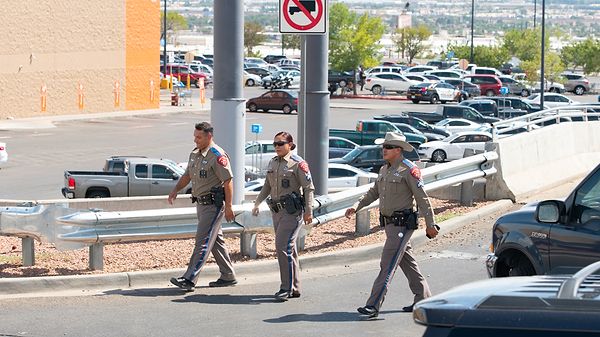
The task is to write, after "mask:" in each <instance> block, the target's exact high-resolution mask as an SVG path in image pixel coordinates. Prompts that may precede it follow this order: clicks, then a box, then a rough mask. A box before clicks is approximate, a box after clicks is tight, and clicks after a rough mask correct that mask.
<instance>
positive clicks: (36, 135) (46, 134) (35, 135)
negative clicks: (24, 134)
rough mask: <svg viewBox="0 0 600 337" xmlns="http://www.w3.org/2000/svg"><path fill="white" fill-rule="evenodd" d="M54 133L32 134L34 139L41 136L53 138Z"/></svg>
mask: <svg viewBox="0 0 600 337" xmlns="http://www.w3.org/2000/svg"><path fill="white" fill-rule="evenodd" d="M53 135H54V134H53V133H34V134H32V136H33V137H40V136H53Z"/></svg>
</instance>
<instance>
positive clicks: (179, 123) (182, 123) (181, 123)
mask: <svg viewBox="0 0 600 337" xmlns="http://www.w3.org/2000/svg"><path fill="white" fill-rule="evenodd" d="M187 124H190V123H185V122H178V123H169V124H167V125H171V126H176V125H187Z"/></svg>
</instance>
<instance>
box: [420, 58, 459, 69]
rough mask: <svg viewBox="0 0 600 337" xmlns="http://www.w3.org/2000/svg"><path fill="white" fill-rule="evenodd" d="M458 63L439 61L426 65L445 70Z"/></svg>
mask: <svg viewBox="0 0 600 337" xmlns="http://www.w3.org/2000/svg"><path fill="white" fill-rule="evenodd" d="M457 63H458V62H456V61H440V60H432V61H429V62H427V64H426V65H428V66H431V67H437V68H439V69H447V68H450V67H452V66H453V65H455V64H457Z"/></svg>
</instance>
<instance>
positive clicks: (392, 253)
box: [346, 132, 439, 317]
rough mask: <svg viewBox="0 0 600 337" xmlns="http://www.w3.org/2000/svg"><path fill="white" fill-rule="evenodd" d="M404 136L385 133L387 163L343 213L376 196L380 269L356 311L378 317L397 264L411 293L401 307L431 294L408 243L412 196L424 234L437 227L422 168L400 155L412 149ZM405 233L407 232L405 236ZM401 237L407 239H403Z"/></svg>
mask: <svg viewBox="0 0 600 337" xmlns="http://www.w3.org/2000/svg"><path fill="white" fill-rule="evenodd" d="M405 139H406V138H405V137H404V136H403V135H402V134H399V133H395V132H388V133H387V134H386V135H385V140H384V142H383V159H385V161H386V164H385V165H383V166H382V167H381V169H380V170H379V175H378V177H377V180H376V181H375V184H374V186H373V187H372V188H371V189H369V191H368V192H367V193H366V194H365V195H364V196H362V197H361V198H360V199H359V202H358V205H357V206H356V207H352V208H348V209H347V210H346V217H348V218H350V216H352V214H354V213H356V212H357V211H358V210H360V209H361V208H363V207H365V206H367V205H369V204H371V203H372V202H373V201H375V200H377V199H379V212H380V224H381V225H382V226H384V228H385V235H386V240H385V244H384V246H383V253H382V255H381V262H380V268H381V269H380V271H379V275H377V278H376V279H375V282H374V284H373V289H372V290H371V296H370V297H369V299H368V300H367V303H366V305H365V306H364V307H360V308H358V309H357V310H358V312H359V313H361V314H363V315H366V316H368V317H377V315H378V314H379V309H380V307H381V304H382V303H383V300H384V298H385V294H386V292H387V289H388V286H389V283H390V281H391V280H392V277H393V276H394V272H395V271H396V268H397V267H398V265H400V268H402V271H403V272H404V275H405V276H406V278H407V279H408V284H409V286H410V290H411V291H412V292H413V294H414V299H413V304H411V305H409V306H406V307H404V308H402V310H403V311H406V312H410V311H412V309H413V305H414V304H415V303H416V302H418V301H420V300H422V299H424V298H427V297H429V296H431V292H430V291H429V286H428V285H427V281H426V280H425V278H424V277H423V275H422V274H421V272H420V270H419V266H418V265H417V262H416V261H415V258H414V256H413V254H412V251H411V247H410V244H409V243H408V239H409V238H410V235H411V234H412V231H413V230H414V229H415V228H416V227H417V217H418V214H417V212H416V211H415V210H414V209H413V204H414V202H415V200H416V203H417V205H418V212H419V213H420V214H421V215H422V216H423V217H424V218H425V223H426V226H427V227H426V233H427V236H428V237H430V238H434V237H435V236H436V235H437V234H438V229H439V227H437V225H436V224H435V223H434V220H433V210H432V208H431V203H430V202H429V198H428V197H427V194H426V193H425V191H424V190H423V180H422V179H421V171H420V170H419V168H418V167H417V166H416V165H415V164H414V163H412V162H411V161H409V160H407V159H404V157H403V155H402V151H403V150H404V151H412V149H413V148H412V146H411V145H410V144H408V143H407V142H406V141H405ZM404 234H407V235H406V237H404ZM403 239H406V241H404V242H403Z"/></svg>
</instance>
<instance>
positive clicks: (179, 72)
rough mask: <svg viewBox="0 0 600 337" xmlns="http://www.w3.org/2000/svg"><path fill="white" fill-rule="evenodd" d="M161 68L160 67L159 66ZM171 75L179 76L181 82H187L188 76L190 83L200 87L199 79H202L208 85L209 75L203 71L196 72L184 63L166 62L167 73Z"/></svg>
mask: <svg viewBox="0 0 600 337" xmlns="http://www.w3.org/2000/svg"><path fill="white" fill-rule="evenodd" d="M161 70H162V67H161ZM166 75H173V76H174V77H175V78H181V83H183V84H184V85H186V84H187V79H188V76H189V77H190V85H195V86H196V88H200V82H199V79H201V78H203V79H204V85H208V84H209V81H210V77H209V76H207V75H206V74H203V73H197V72H195V71H193V70H192V69H190V67H188V66H186V65H185V64H167V74H166Z"/></svg>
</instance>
